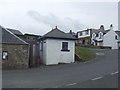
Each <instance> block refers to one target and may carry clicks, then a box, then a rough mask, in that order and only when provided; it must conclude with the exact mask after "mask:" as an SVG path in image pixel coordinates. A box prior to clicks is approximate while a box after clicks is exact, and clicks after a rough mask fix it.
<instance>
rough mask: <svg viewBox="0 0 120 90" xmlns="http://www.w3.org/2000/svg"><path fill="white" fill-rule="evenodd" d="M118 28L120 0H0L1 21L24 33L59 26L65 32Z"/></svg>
mask: <svg viewBox="0 0 120 90" xmlns="http://www.w3.org/2000/svg"><path fill="white" fill-rule="evenodd" d="M110 24H113V26H114V30H118V1H117V0H114V2H113V0H98V1H97V2H96V1H95V0H90V1H89V0H84V2H83V0H0V25H2V26H3V27H5V28H11V29H17V30H20V31H21V32H22V33H23V34H24V33H30V34H37V35H44V34H46V33H47V32H48V31H50V30H52V28H55V26H58V28H59V29H60V30H62V31H64V32H69V30H72V31H74V32H77V31H81V30H85V29H87V28H96V29H98V28H99V27H100V25H104V27H105V29H109V26H110Z"/></svg>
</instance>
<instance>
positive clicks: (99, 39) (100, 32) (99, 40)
mask: <svg viewBox="0 0 120 90" xmlns="http://www.w3.org/2000/svg"><path fill="white" fill-rule="evenodd" d="M110 30H111V28H110V29H108V30H105V29H104V26H103V25H101V26H100V28H99V29H91V32H92V34H91V44H92V45H96V46H104V45H103V37H104V35H105V34H106V33H108V32H109V31H110Z"/></svg>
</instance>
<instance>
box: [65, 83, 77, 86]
mask: <svg viewBox="0 0 120 90" xmlns="http://www.w3.org/2000/svg"><path fill="white" fill-rule="evenodd" d="M75 84H77V83H71V84H67V85H66V86H72V85H75Z"/></svg>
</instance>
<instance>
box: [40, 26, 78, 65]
mask: <svg viewBox="0 0 120 90" xmlns="http://www.w3.org/2000/svg"><path fill="white" fill-rule="evenodd" d="M75 40H76V38H74V37H72V35H71V34H67V33H64V32H63V31H61V30H59V29H58V28H57V26H56V28H55V29H52V30H51V31H50V32H48V33H47V34H45V35H44V36H43V37H42V38H41V39H40V58H41V61H42V63H43V64H45V65H54V64H58V63H73V62H74V61H75V59H74V57H75V56H74V55H75Z"/></svg>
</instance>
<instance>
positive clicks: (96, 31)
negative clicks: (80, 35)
mask: <svg viewBox="0 0 120 90" xmlns="http://www.w3.org/2000/svg"><path fill="white" fill-rule="evenodd" d="M91 30H92V33H96V34H98V33H99V32H102V33H103V34H106V33H108V32H109V31H110V29H108V30H101V29H91Z"/></svg>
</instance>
